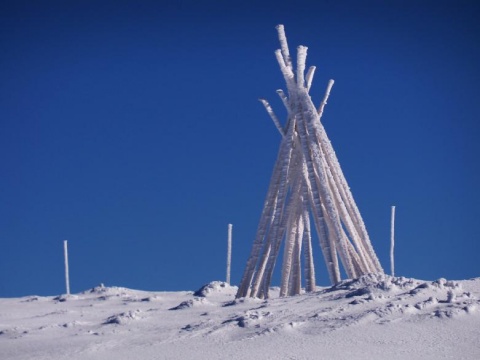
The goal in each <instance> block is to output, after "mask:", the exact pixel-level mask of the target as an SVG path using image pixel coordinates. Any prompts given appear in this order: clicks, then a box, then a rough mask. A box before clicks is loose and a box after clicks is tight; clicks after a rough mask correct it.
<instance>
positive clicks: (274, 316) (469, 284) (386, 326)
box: [0, 275, 480, 360]
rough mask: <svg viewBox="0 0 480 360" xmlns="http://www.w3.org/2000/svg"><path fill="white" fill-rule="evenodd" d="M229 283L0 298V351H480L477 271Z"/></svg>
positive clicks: (320, 355)
mask: <svg viewBox="0 0 480 360" xmlns="http://www.w3.org/2000/svg"><path fill="white" fill-rule="evenodd" d="M236 290H237V288H236V287H231V286H229V285H227V284H225V283H222V282H212V283H210V284H208V285H206V286H204V287H202V288H201V289H199V290H197V291H196V292H191V291H185V292H146V291H138V290H131V289H126V288H121V287H103V286H99V287H95V288H93V289H91V290H88V291H85V292H82V293H79V294H76V295H71V296H70V297H65V296H58V297H39V296H29V297H24V298H14V299H0V359H10V360H16V359H22V360H25V359H54V360H55V359H69V360H76V359H103V360H105V359H106V360H109V359H142V360H148V359H228V358H230V359H231V358H233V359H245V358H253V357H260V358H262V359H353V358H355V359H356V360H359V359H385V358H388V359H450V358H458V359H480V341H479V339H480V301H479V298H480V278H476V279H471V280H461V281H447V280H445V279H439V280H437V281H433V282H429V281H420V280H415V279H406V278H401V277H390V276H385V275H382V276H379V275H367V276H363V277H361V278H359V279H356V280H346V281H343V282H341V283H340V284H338V285H336V286H334V287H328V288H318V289H317V291H316V292H314V293H309V294H302V295H298V296H293V297H287V298H279V297H278V289H275V288H274V289H272V291H271V293H272V295H273V296H272V298H270V299H268V300H260V299H251V298H245V299H238V300H235V293H236Z"/></svg>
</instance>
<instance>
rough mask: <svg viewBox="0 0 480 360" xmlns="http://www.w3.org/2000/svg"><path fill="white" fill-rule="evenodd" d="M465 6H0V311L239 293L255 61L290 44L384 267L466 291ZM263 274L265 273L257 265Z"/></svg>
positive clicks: (267, 85)
mask: <svg viewBox="0 0 480 360" xmlns="http://www.w3.org/2000/svg"><path fill="white" fill-rule="evenodd" d="M479 18H480V8H479V5H478V3H477V2H475V1H439V0H435V1H375V2H374V1H361V2H360V1H318V0H317V1H311V2H308V1H276V2H271V3H270V2H263V3H262V4H261V5H258V4H256V5H255V4H254V2H249V1H235V2H233V1H218V2H215V1H191V2H188V1H187V2H185V1H171V2H170V1H169V2H166V1H141V2H140V1H95V2H94V1H92V2H88V1H67V2H65V1H58V2H51V1H42V2H38V1H31V2H25V1H2V2H1V4H0V50H1V51H0V154H1V157H0V166H1V167H0V169H1V173H0V244H1V251H0V297H10V296H23V295H29V294H39V295H54V294H59V293H62V292H64V289H65V285H64V278H63V244H62V242H63V240H64V239H68V240H69V249H70V279H71V288H72V292H78V291H83V290H85V289H88V288H90V287H93V286H95V285H98V284H99V283H101V282H102V283H104V284H105V285H107V286H112V285H116V286H125V287H130V288H136V289H144V290H191V289H195V288H198V287H199V286H201V285H202V284H203V283H206V282H209V281H211V280H223V279H224V278H225V263H226V260H225V257H226V240H227V224H228V223H233V238H234V239H233V241H234V243H233V262H232V282H233V283H234V284H236V283H238V282H239V281H240V278H241V275H242V272H243V269H244V265H245V263H246V260H247V257H248V254H249V252H250V249H251V245H252V242H253V238H254V236H255V231H256V227H257V222H258V219H259V217H260V212H261V210H262V206H263V201H264V197H265V195H266V191H267V188H268V183H269V179H270V175H271V171H272V168H273V165H274V161H275V158H276V155H277V150H278V146H279V144H280V137H279V134H278V132H277V130H276V129H275V127H274V125H273V123H272V122H271V120H270V118H269V117H268V115H267V114H266V112H265V110H264V109H263V106H262V105H261V103H259V102H258V101H257V99H258V98H259V97H264V98H267V99H268V100H270V102H271V104H272V106H273V107H274V109H275V111H276V112H277V114H278V115H279V116H281V118H282V119H283V121H284V120H285V113H284V112H283V109H282V105H281V102H280V100H279V99H278V98H277V95H276V93H275V90H276V89H278V88H285V86H284V83H283V78H282V75H281V73H280V70H279V69H278V66H277V63H276V60H275V57H274V51H275V49H277V48H278V46H279V45H278V41H277V37H276V31H275V25H277V24H279V23H283V24H284V25H285V28H286V32H287V36H288V40H289V44H290V47H291V49H292V50H293V49H295V48H296V46H297V45H306V46H308V47H309V50H308V58H307V66H309V65H316V66H317V72H316V76H315V78H314V82H313V88H312V91H311V94H312V97H313V98H314V99H315V101H316V102H317V103H318V102H319V101H320V99H321V97H322V95H323V92H324V89H325V87H326V84H327V82H328V79H330V78H333V79H335V81H336V82H335V86H334V87H333V90H332V93H331V96H330V101H329V103H328V105H327V108H326V110H325V113H324V117H323V123H324V125H325V128H326V130H327V133H328V134H329V137H330V139H331V141H332V143H333V146H334V148H335V149H336V152H337V155H338V158H339V160H340V163H341V165H342V168H343V170H344V172H345V175H346V177H347V180H348V182H349V184H350V187H351V188H352V191H353V195H354V197H355V199H356V201H357V204H358V206H359V208H360V211H361V213H362V215H363V217H364V220H365V222H366V225H367V229H368V231H369V233H370V236H371V239H372V243H373V245H374V248H375V249H376V251H377V254H378V256H379V257H380V261H381V262H382V264H383V266H384V268H385V269H386V270H388V269H389V236H390V233H389V232H390V206H391V205H396V206H397V219H396V230H397V232H396V264H395V268H396V273H397V275H403V276H407V277H416V278H420V279H431V280H433V279H437V278H439V277H445V278H449V279H465V278H471V277H477V276H480V261H479V260H478V257H479V253H480V247H479V242H480V231H479V227H478V223H479V219H480V209H479V204H480V191H479V187H478V184H479V183H480V161H479V156H480V141H479V139H480V85H479V84H480V66H479V64H480V21H479V20H478V19H479ZM314 245H315V246H314V254H315V255H316V269H317V282H318V283H319V284H321V285H327V284H328V280H327V278H328V277H327V273H326V269H325V266H324V264H323V262H322V257H321V254H320V247H319V246H318V244H317V243H315V244H314ZM277 270H278V269H277Z"/></svg>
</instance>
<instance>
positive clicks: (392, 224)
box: [390, 206, 395, 276]
mask: <svg viewBox="0 0 480 360" xmlns="http://www.w3.org/2000/svg"><path fill="white" fill-rule="evenodd" d="M394 248H395V206H392V217H391V220H390V271H391V273H392V276H395V262H394V258H393V250H394Z"/></svg>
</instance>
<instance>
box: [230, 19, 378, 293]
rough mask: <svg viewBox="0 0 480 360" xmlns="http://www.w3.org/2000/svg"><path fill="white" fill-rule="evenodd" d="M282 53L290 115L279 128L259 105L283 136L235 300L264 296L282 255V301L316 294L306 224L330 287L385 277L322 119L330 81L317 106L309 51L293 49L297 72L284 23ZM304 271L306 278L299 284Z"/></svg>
mask: <svg viewBox="0 0 480 360" xmlns="http://www.w3.org/2000/svg"><path fill="white" fill-rule="evenodd" d="M277 32H278V38H279V40H280V49H278V50H276V51H275V56H276V59H277V62H278V64H279V66H280V70H281V72H282V75H283V77H284V79H285V83H286V88H287V92H284V91H283V90H277V94H278V95H279V97H280V99H281V101H282V103H283V105H284V106H285V108H286V111H287V120H286V122H285V125H282V124H281V122H280V120H279V119H278V117H277V115H276V114H275V112H274V111H273V109H272V107H271V106H270V104H269V103H268V101H267V100H265V99H260V101H261V102H262V104H263V105H264V107H265V109H266V111H267V113H268V114H269V115H270V117H271V118H272V120H273V122H274V124H275V126H276V128H277V130H278V131H279V133H280V136H281V142H280V149H279V151H278V156H277V160H276V163H275V166H274V169H273V174H272V177H271V180H270V185H269V188H268V192H267V196H266V199H265V202H264V207H263V211H262V214H261V217H260V221H259V224H258V228H257V233H256V237H255V239H254V242H253V246H252V250H251V253H250V257H249V259H248V260H247V264H246V267H245V270H244V273H243V277H242V280H241V283H240V286H239V288H238V292H237V295H236V297H237V298H241V297H246V296H250V297H259V298H267V297H268V291H269V287H270V282H271V279H272V274H273V270H274V267H275V264H276V262H277V259H278V258H279V256H280V249H281V248H282V244H283V259H282V262H281V266H282V276H281V284H280V296H289V295H296V294H299V293H300V291H301V288H302V284H304V287H305V290H306V291H307V292H309V291H314V290H315V266H314V255H313V246H312V232H311V222H313V225H314V228H315V230H316V232H317V235H318V236H317V237H318V239H319V243H320V249H321V252H322V255H323V259H324V262H325V265H326V267H327V272H328V276H329V279H330V282H331V283H332V284H336V283H338V282H339V281H340V280H341V275H340V274H341V271H340V266H342V267H343V270H344V272H345V274H346V275H347V277H348V278H356V277H359V276H361V275H364V274H367V273H383V269H382V266H381V265H380V262H379V261H378V258H377V256H376V254H375V251H374V250H373V247H372V244H371V242H370V238H369V236H368V233H367V229H366V227H365V224H364V222H363V219H362V217H361V215H360V211H359V210H358V207H357V205H356V203H355V201H354V199H353V195H352V193H351V191H350V187H349V186H348V184H347V181H346V179H345V176H344V174H343V172H342V169H341V167H340V164H339V162H338V159H337V156H336V155H335V151H334V150H333V147H332V144H331V143H330V140H329V138H328V136H327V133H326V132H325V129H324V127H323V125H322V123H321V121H320V120H321V117H322V115H323V111H324V108H325V105H326V104H327V100H328V98H329V95H330V91H331V89H332V86H333V83H334V82H333V80H330V81H329V83H328V86H327V90H326V92H325V96H324V98H323V100H322V101H321V103H320V105H319V106H315V105H314V104H313V102H312V99H311V97H310V95H309V90H310V87H311V85H312V80H313V75H314V73H315V66H310V67H309V69H308V70H307V71H306V73H305V70H306V58H307V47H305V46H299V47H298V48H297V56H296V57H297V59H296V69H294V67H293V62H292V57H291V55H290V50H289V47H288V43H287V38H286V35H285V30H284V27H283V25H278V26H277ZM302 273H303V279H302Z"/></svg>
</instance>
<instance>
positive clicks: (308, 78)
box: [305, 66, 316, 91]
mask: <svg viewBox="0 0 480 360" xmlns="http://www.w3.org/2000/svg"><path fill="white" fill-rule="evenodd" d="M315 69H316V67H315V66H310V67H309V68H308V72H307V75H305V82H306V85H305V86H306V88H307V91H310V88H311V87H312V81H313V75H314V74H315Z"/></svg>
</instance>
